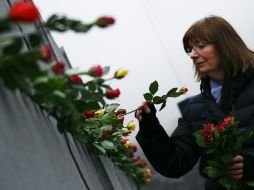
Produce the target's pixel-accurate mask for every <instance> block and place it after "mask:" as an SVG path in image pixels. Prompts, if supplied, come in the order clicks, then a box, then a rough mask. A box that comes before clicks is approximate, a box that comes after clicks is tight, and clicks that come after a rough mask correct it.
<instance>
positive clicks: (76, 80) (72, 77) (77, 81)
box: [70, 75, 82, 84]
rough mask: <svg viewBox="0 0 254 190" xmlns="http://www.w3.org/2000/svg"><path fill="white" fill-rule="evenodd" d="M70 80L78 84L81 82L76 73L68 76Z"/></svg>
mask: <svg viewBox="0 0 254 190" xmlns="http://www.w3.org/2000/svg"><path fill="white" fill-rule="evenodd" d="M70 80H71V81H72V82H74V83H76V84H80V83H81V81H82V80H81V78H80V77H79V76H78V75H72V76H71V77H70Z"/></svg>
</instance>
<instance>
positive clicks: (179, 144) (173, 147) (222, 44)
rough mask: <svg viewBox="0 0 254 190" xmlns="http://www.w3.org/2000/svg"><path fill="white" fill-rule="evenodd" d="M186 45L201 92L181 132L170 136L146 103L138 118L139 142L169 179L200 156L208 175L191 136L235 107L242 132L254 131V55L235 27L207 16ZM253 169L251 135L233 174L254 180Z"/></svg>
mask: <svg viewBox="0 0 254 190" xmlns="http://www.w3.org/2000/svg"><path fill="white" fill-rule="evenodd" d="M183 46H184V49H185V51H186V53H187V54H188V55H189V56H190V58H191V59H192V61H193V64H194V67H195V75H196V77H197V80H198V81H200V82H201V93H200V94H198V95H196V96H194V97H193V98H191V99H190V100H189V102H188V105H187V106H186V108H185V111H184V113H183V117H182V118H180V119H179V120H178V126H177V128H176V129H175V130H174V132H173V133H172V135H171V136H170V137H169V136H168V135H167V134H166V132H165V131H164V129H163V128H162V126H161V125H160V123H159V121H158V119H157V117H156V110H155V107H154V106H153V105H151V104H149V103H147V102H146V103H143V105H142V106H140V107H139V109H138V111H136V114H135V116H136V118H137V119H138V120H139V125H140V129H139V132H138V134H137V136H136V138H137V141H138V142H139V144H140V146H141V148H142V149H143V151H144V153H145V155H146V157H147V158H148V160H149V162H150V163H151V164H152V166H153V167H154V168H155V170H157V171H158V172H159V173H161V174H162V175H164V176H167V177H170V178H178V177H180V176H182V175H184V174H185V173H187V172H188V171H190V170H191V169H192V168H193V166H194V165H195V164H196V162H197V161H198V160H199V159H200V158H201V159H200V163H199V166H200V173H201V175H204V174H203V173H202V170H203V169H204V167H205V166H206V161H207V158H206V156H205V155H204V153H203V151H202V149H201V148H200V147H199V146H198V145H197V144H196V142H195V139H194V137H193V135H192V134H193V132H195V131H196V130H199V129H201V128H202V126H203V124H206V123H208V122H213V123H216V122H220V121H222V120H223V119H224V118H225V117H226V116H228V114H229V113H230V111H231V110H232V107H234V109H235V111H236V117H237V120H238V121H239V128H241V129H246V130H252V131H253V130H254V69H253V67H254V53H253V51H251V50H250V49H248V48H247V46H246V45H245V43H244V42H243V40H242V39H241V38H240V36H239V35H238V34H237V33H236V31H235V30H234V29H233V27H232V26H231V25H230V24H229V23H228V22H227V21H226V20H224V19H223V18H221V17H218V16H210V17H206V18H204V19H201V20H199V21H197V22H195V23H194V24H193V25H192V26H191V27H190V28H189V29H188V31H187V32H186V33H185V35H184V37H183ZM253 168H254V137H253V136H252V137H251V138H250V139H249V140H247V141H246V142H245V143H244V144H243V147H242V152H241V153H240V154H239V155H236V156H235V157H233V159H232V165H231V166H229V168H228V174H229V176H231V177H232V178H233V179H235V180H245V179H247V180H249V179H254V169H253ZM205 177H206V176H205ZM205 186H206V190H215V189H216V190H220V189H221V190H223V189H225V188H224V187H222V186H221V185H220V184H218V183H217V182H215V181H212V180H211V179H207V181H206V184H205ZM249 189H252V188H249ZM253 189H254V188H253Z"/></svg>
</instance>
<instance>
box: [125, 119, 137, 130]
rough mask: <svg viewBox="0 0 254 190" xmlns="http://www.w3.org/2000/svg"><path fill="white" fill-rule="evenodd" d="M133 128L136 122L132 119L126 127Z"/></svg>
mask: <svg viewBox="0 0 254 190" xmlns="http://www.w3.org/2000/svg"><path fill="white" fill-rule="evenodd" d="M135 128H136V124H135V123H134V121H131V122H129V123H128V125H127V129H129V130H130V131H134V130H135Z"/></svg>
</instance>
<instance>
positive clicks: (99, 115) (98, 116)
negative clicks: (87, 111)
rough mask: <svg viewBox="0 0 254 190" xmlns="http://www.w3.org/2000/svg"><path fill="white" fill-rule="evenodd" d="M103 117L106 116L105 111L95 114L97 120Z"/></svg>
mask: <svg viewBox="0 0 254 190" xmlns="http://www.w3.org/2000/svg"><path fill="white" fill-rule="evenodd" d="M103 115H104V110H98V111H96V112H94V116H95V117H96V118H102V117H103Z"/></svg>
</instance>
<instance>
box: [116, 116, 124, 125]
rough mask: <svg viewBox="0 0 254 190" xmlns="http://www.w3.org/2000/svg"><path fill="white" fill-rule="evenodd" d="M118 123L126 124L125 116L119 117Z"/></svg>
mask: <svg viewBox="0 0 254 190" xmlns="http://www.w3.org/2000/svg"><path fill="white" fill-rule="evenodd" d="M117 121H118V122H119V123H123V122H124V116H123V115H119V116H117Z"/></svg>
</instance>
